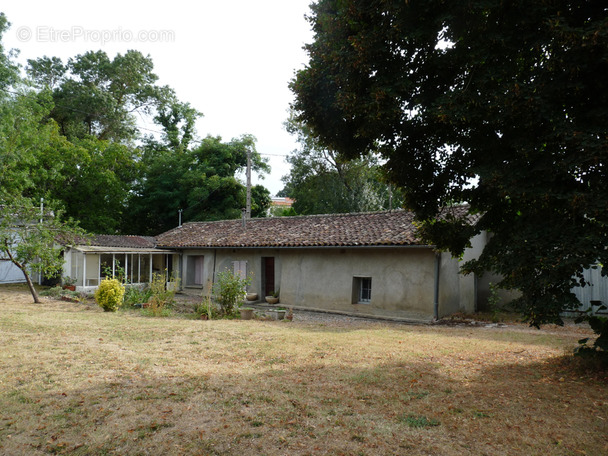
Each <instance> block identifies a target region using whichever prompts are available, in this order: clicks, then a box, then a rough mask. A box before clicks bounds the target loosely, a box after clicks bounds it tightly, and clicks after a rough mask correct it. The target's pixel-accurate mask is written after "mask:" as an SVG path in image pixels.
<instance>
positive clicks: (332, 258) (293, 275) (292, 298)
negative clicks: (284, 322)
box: [281, 248, 434, 319]
mask: <svg viewBox="0 0 608 456" xmlns="http://www.w3.org/2000/svg"><path fill="white" fill-rule="evenodd" d="M281 261H282V274H283V275H282V278H281V302H282V303H284V304H285V305H294V306H297V307H306V308H312V309H323V310H334V311H341V312H349V313H351V312H352V313H355V314H357V313H359V314H364V315H377V316H394V317H403V318H413V319H430V318H432V316H433V298H434V254H433V252H432V251H431V250H430V249H419V248H377V249H365V248H359V249H357V248H350V249H346V248H345V249H291V250H284V251H283V252H282V257H281ZM356 277H369V278H371V279H372V291H371V302H369V303H364V304H359V303H353V293H354V291H356V290H353V287H354V283H353V282H354V279H355V278H356Z"/></svg>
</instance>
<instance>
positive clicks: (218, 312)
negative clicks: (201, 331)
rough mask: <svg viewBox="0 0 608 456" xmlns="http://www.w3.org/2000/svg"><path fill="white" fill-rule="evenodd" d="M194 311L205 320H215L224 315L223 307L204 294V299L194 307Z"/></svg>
mask: <svg viewBox="0 0 608 456" xmlns="http://www.w3.org/2000/svg"><path fill="white" fill-rule="evenodd" d="M194 313H195V315H196V316H197V318H204V319H205V320H215V319H217V318H220V317H222V315H223V314H222V309H221V308H219V307H218V306H217V304H215V303H214V302H213V301H212V300H211V297H209V296H204V297H203V299H202V301H201V302H200V303H198V304H197V305H196V307H195V308H194Z"/></svg>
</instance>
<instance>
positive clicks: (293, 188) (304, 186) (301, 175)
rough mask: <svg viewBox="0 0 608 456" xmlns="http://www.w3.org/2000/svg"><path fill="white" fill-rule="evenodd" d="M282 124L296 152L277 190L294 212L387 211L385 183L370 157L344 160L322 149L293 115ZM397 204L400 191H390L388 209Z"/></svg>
mask: <svg viewBox="0 0 608 456" xmlns="http://www.w3.org/2000/svg"><path fill="white" fill-rule="evenodd" d="M285 125H286V128H287V131H289V132H290V133H291V134H293V135H296V136H297V138H298V142H299V144H300V149H299V150H295V151H294V152H293V153H292V155H290V156H289V157H287V159H286V160H287V162H288V163H289V164H290V165H291V168H290V172H289V174H288V175H287V176H283V178H282V180H283V182H284V184H285V187H284V189H283V190H282V191H281V194H283V195H285V196H288V197H290V198H292V199H294V200H295V203H294V205H293V209H294V210H295V212H297V213H299V214H328V213H345V212H367V211H378V210H382V209H389V207H390V204H391V202H390V201H389V198H390V196H389V192H390V190H389V184H388V182H387V181H386V178H385V177H384V174H383V171H382V169H381V167H380V165H379V161H378V158H377V157H376V156H375V155H374V154H366V155H364V156H362V157H361V158H356V159H347V158H346V157H345V156H343V155H341V154H339V153H337V152H335V151H333V150H331V149H327V148H324V147H323V146H322V145H321V144H320V143H319V142H318V141H317V140H316V139H315V138H314V136H313V134H312V132H311V131H310V129H309V128H308V127H307V126H306V125H305V124H302V123H300V122H298V121H296V120H295V119H294V118H293V114H292V116H291V117H290V119H289V120H288V121H287V122H286V123H285ZM401 203H402V198H401V197H400V192H399V191H394V192H393V201H392V206H393V207H400V205H401Z"/></svg>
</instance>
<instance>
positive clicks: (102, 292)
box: [95, 278, 125, 312]
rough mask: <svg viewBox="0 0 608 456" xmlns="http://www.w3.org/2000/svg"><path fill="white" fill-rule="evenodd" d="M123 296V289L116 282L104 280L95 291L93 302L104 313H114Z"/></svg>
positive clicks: (114, 280)
mask: <svg viewBox="0 0 608 456" xmlns="http://www.w3.org/2000/svg"><path fill="white" fill-rule="evenodd" d="M124 295H125V287H124V286H123V285H122V284H121V283H120V282H119V281H118V280H116V279H109V278H105V279H104V280H102V281H101V283H100V284H99V287H97V290H96V291H95V301H96V302H97V304H99V306H100V307H101V308H102V309H103V310H104V311H105V312H116V310H118V307H120V305H121V304H122V300H123V297H124Z"/></svg>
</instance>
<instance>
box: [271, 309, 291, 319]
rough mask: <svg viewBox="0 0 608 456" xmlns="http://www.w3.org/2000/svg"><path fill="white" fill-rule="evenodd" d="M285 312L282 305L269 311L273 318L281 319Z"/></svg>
mask: <svg viewBox="0 0 608 456" xmlns="http://www.w3.org/2000/svg"><path fill="white" fill-rule="evenodd" d="M286 312H287V310H286V309H285V308H284V307H279V308H278V309H272V310H270V311H269V313H270V316H271V317H272V319H273V320H283V319H284V318H285V313H286Z"/></svg>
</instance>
